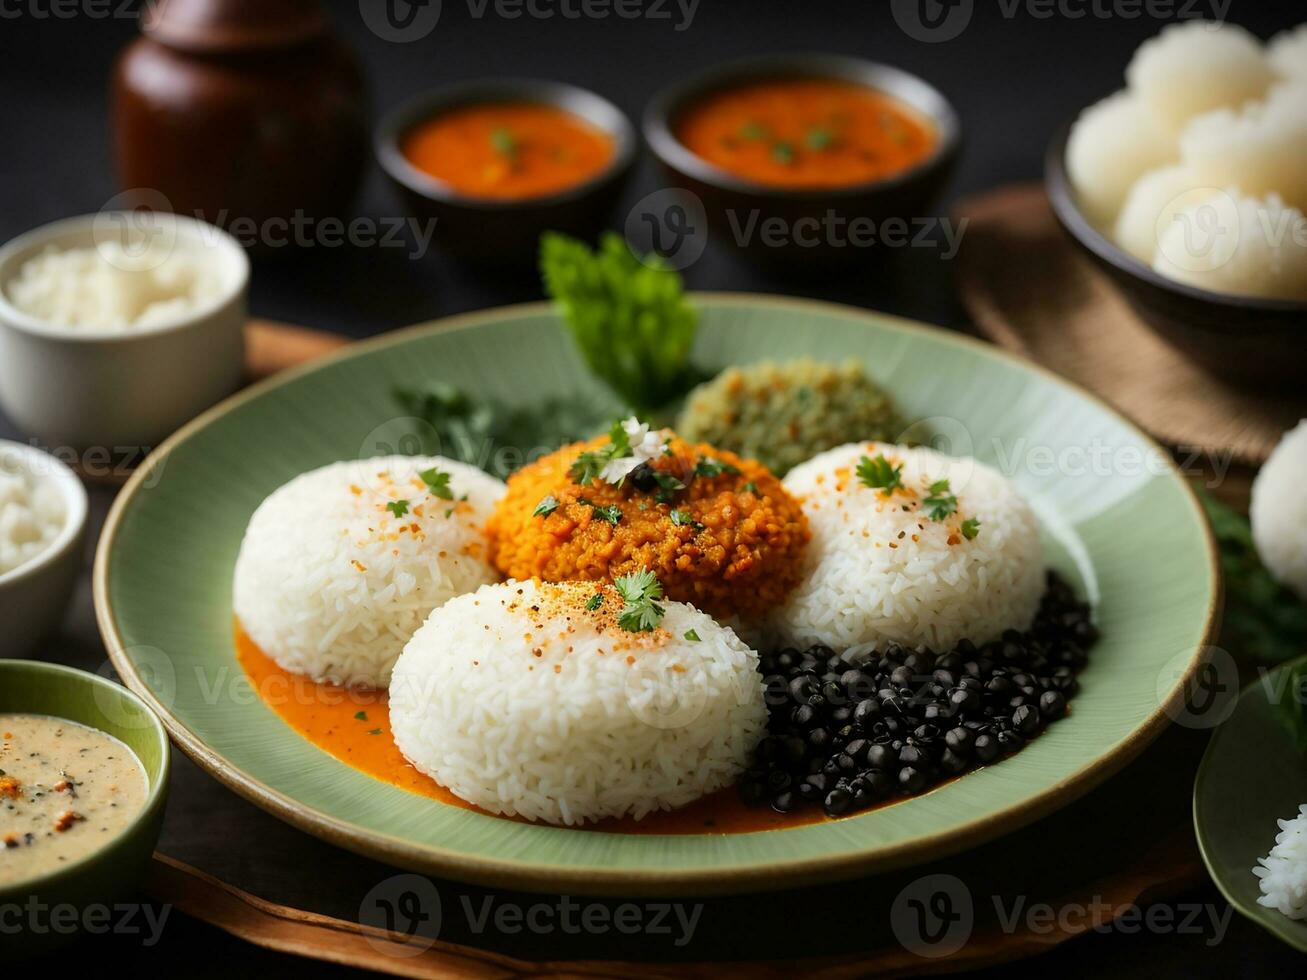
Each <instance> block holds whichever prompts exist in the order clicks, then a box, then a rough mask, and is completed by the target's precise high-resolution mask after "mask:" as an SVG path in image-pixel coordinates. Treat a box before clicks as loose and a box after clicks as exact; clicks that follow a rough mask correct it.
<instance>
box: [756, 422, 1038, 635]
mask: <svg viewBox="0 0 1307 980" xmlns="http://www.w3.org/2000/svg"><path fill="white" fill-rule="evenodd" d="M881 454H883V455H884V456H885V458H886V459H887V460H888V461H889V462H891V463H892V464H894V465H901V466H902V468H903V469H902V482H903V484H904V486H905V487H907V488H908V490H909V491H910V492H909V493H907V494H905V493H902V492H900V493H896V494H895V495H894V496H893V497H891V498H889V499H886V498H885V497H884V494H883V493H882V491H880V490H877V489H872V488H870V487H867V486H864V485H863V484H862V483H861V482H860V481H859V480H858V478H857V476H856V475H855V471H856V467H857V464H858V460H859V459H860V458H861V457H863V456H867V457H869V458H873V459H874V458H875V457H876V456H877V455H881ZM940 479H947V480H948V481H949V485H950V489H951V491H952V493H954V494H955V495H956V496H957V498H958V512H957V513H956V514H954V515H953V516H951V517H949V518H947V519H946V520H943V521H934V520H930V519H928V518H927V516H926V515H925V514H924V513H922V512H921V510H920V506H919V501H920V499H921V498H922V497H924V496H925V491H924V489H922V488H924V487H925V486H926V485H928V484H929V483H931V482H933V481H936V480H940ZM784 483H785V489H786V490H788V491H789V492H790V493H792V494H794V495H795V496H797V497H798V498H799V499H800V500H801V502H802V505H803V510H804V512H805V513H806V514H807V515H808V521H809V524H810V526H811V528H812V542H811V543H810V545H809V547H808V552H807V556H806V558H805V569H804V577H803V581H802V583H801V584H800V585H799V587H798V589H796V590H795V591H794V592H793V593H792V594H791V596H790V598H789V599H788V600H787V602H786V604H785V605H784V606H783V607H782V608H780V609H779V610H777V612H776V614H775V615H774V618H773V621H772V622H773V626H774V628H775V629H776V630H777V632H778V633H779V634H780V636H781V637H782V638H783V640H784V641H785V642H787V643H790V644H793V645H795V646H800V647H803V646H807V645H810V644H813V643H824V644H826V645H827V646H830V647H832V648H833V649H835V650H845V649H847V648H849V647H852V646H855V645H857V644H863V643H868V644H874V645H876V646H878V647H881V646H883V645H885V644H889V643H898V644H902V645H903V646H907V647H915V648H920V647H930V648H932V649H934V650H946V649H949V648H951V647H953V646H954V645H956V644H957V643H958V641H960V640H963V639H969V640H971V641H972V642H974V643H977V644H981V643H987V642H989V641H990V640H993V639H995V638H997V637H998V636H1000V635H1001V634H1002V633H1003V631H1004V630H1007V629H1017V630H1024V629H1028V628H1029V627H1030V624H1031V623H1032V622H1033V620H1034V618H1035V614H1036V612H1037V611H1038V609H1039V603H1040V599H1041V597H1042V595H1043V591H1044V575H1045V569H1044V555H1043V546H1042V544H1041V541H1040V534H1039V521H1038V520H1037V519H1036V517H1035V514H1034V512H1033V511H1032V510H1031V509H1030V506H1029V505H1028V504H1027V503H1026V502H1025V500H1023V499H1022V498H1021V496H1020V495H1019V494H1018V493H1017V491H1016V490H1015V489H1014V488H1013V486H1012V485H1011V484H1010V483H1009V482H1008V481H1007V480H1005V479H1004V478H1003V477H1002V476H1001V475H1000V474H999V473H998V472H997V471H995V470H993V469H990V468H989V467H987V466H984V465H983V464H981V463H978V462H976V461H975V460H973V459H968V458H961V459H954V458H951V457H948V456H945V455H943V454H942V453H938V452H935V451H934V450H932V449H910V448H907V447H904V446H893V445H887V444H883V443H874V442H867V443H852V444H849V445H846V446H840V447H838V448H836V449H831V450H829V451H827V452H824V453H821V454H820V455H818V456H815V457H813V458H812V459H810V460H809V461H808V462H806V463H803V464H801V465H799V466H797V467H795V468H794V469H793V470H791V471H790V473H789V475H788V476H786V478H785V481H784ZM905 507H906V508H907V509H906V510H905ZM967 519H976V520H979V521H980V529H979V533H978V534H977V535H976V536H975V538H973V539H967V538H966V537H965V536H964V535H963V534H962V533H961V531H960V525H961V523H962V521H964V520H967Z"/></svg>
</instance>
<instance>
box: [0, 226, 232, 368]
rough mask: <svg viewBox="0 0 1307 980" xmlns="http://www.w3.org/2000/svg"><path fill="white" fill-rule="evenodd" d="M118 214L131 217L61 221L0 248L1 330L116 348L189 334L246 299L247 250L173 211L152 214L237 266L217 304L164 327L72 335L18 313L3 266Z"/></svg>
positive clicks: (82, 330) (75, 331) (76, 331)
mask: <svg viewBox="0 0 1307 980" xmlns="http://www.w3.org/2000/svg"><path fill="white" fill-rule="evenodd" d="M115 213H119V214H122V213H130V212H125V211H121V210H120V211H117V212H115V211H96V212H93V213H89V214H79V215H74V216H73V217H71V218H60V219H58V220H57V221H51V222H48V223H46V224H44V225H38V226H37V227H35V228H32V229H30V230H29V231H25V232H23V233H22V234H21V235H18V236H17V237H15V238H11V239H10V240H9V241H8V242H6V243H5V244H4V246H3V247H0V325H5V326H10V327H13V328H15V329H17V330H21V331H23V332H25V333H29V334H34V335H36V336H38V337H44V338H47V339H50V340H61V341H66V342H69V343H85V344H114V343H131V342H133V341H139V340H144V339H146V338H149V337H156V336H158V335H160V334H166V333H172V332H174V331H180V330H185V329H187V328H188V327H193V326H195V325H196V324H198V323H200V322H202V321H204V320H207V319H208V318H210V317H211V316H213V314H215V313H217V312H218V311H219V310H221V309H222V308H223V307H225V306H227V305H228V304H230V303H231V302H232V301H233V300H236V299H238V298H239V297H240V296H242V295H244V293H245V292H246V290H247V289H248V287H249V281H250V259H249V256H248V255H247V254H246V252H245V249H244V248H242V247H241V244H240V242H238V241H237V240H236V239H235V238H233V237H232V235H231V234H230V233H228V232H226V231H224V230H223V229H221V228H219V227H218V226H217V225H211V224H209V223H208V222H207V221H201V220H200V219H199V218H193V217H191V216H190V215H185V214H175V213H173V212H171V211H156V212H151V213H152V214H155V215H157V216H158V217H159V218H161V219H163V220H164V221H172V222H175V223H176V224H177V227H178V228H179V229H181V228H185V229H187V230H188V231H189V232H191V233H193V234H194V235H196V236H199V237H211V238H212V240H213V242H214V243H215V245H216V247H217V248H219V249H221V250H222V251H223V252H225V253H226V255H227V256H228V258H230V259H231V260H232V261H233V263H234V266H233V267H234V269H235V270H236V276H235V279H234V280H233V282H232V284H231V286H230V287H229V288H228V289H226V290H224V291H223V292H222V293H221V294H219V295H218V296H216V297H214V298H213V299H210V300H206V301H205V302H204V303H202V304H200V305H199V306H197V307H195V308H194V309H192V310H190V311H189V312H187V313H185V314H183V315H181V316H178V317H176V318H174V319H172V320H168V321H166V322H164V323H159V324H151V325H150V326H146V327H134V328H131V329H127V330H104V329H101V328H94V327H92V328H85V327H78V328H76V329H70V328H68V327H61V326H59V325H57V324H52V323H50V322H48V321H46V320H42V319H39V318H38V317H34V316H32V315H31V314H30V313H27V312H25V311H23V310H20V309H18V307H16V306H14V305H13V304H12V303H11V302H9V298H8V296H7V295H6V294H5V286H6V285H7V284H8V282H9V278H10V276H7V275H5V266H6V265H8V264H9V263H10V262H11V261H13V258H14V256H15V255H17V254H18V253H19V252H24V251H28V250H31V249H33V248H39V247H40V245H42V244H43V243H44V242H45V241H46V240H49V239H53V238H56V237H58V236H60V235H65V234H73V233H76V232H78V231H81V230H83V229H84V228H85V229H90V228H93V227H94V224H95V222H96V221H97V220H99V219H102V218H103V216H104V215H107V214H115Z"/></svg>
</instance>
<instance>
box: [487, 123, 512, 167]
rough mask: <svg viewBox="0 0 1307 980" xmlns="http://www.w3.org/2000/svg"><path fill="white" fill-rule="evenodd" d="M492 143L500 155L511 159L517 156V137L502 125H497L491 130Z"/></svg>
mask: <svg viewBox="0 0 1307 980" xmlns="http://www.w3.org/2000/svg"><path fill="white" fill-rule="evenodd" d="M490 145H491V146H492V147H494V150H495V152H496V153H498V154H499V155H500V156H503V157H508V158H509V159H513V158H515V157H516V156H517V139H516V138H515V137H514V136H513V134H512V133H510V132H509V131H508V130H507V129H505V128H504V127H502V126H497V127H496V128H494V129H492V130H491V131H490Z"/></svg>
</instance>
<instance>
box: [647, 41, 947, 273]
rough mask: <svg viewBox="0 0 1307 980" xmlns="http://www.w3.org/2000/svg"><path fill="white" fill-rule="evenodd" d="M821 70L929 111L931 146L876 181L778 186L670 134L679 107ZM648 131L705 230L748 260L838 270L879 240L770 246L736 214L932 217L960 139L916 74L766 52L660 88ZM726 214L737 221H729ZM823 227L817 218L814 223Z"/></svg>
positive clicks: (819, 239)
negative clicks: (698, 207) (701, 212)
mask: <svg viewBox="0 0 1307 980" xmlns="http://www.w3.org/2000/svg"><path fill="white" fill-rule="evenodd" d="M784 78H823V79H836V80H840V81H848V82H853V83H855V84H857V85H863V86H865V87H867V88H870V89H875V90H876V91H878V92H881V93H883V94H885V95H888V96H891V97H893V98H895V99H897V100H899V101H900V102H903V103H905V104H906V105H908V106H909V107H910V108H912V109H914V110H916V111H917V112H919V113H921V114H922V115H923V116H925V117H926V118H928V119H930V120H931V121H932V122H933V123H934V125H935V130H936V136H937V139H938V141H937V144H936V146H935V150H934V152H932V153H931V154H930V156H928V157H927V158H926V159H924V160H922V161H921V162H920V163H918V164H916V165H915V166H913V167H911V168H910V169H908V170H906V171H904V172H902V173H900V174H895V175H893V176H890V177H885V178H882V179H879V180H873V181H866V182H863V183H858V184H850V185H848V186H845V187H833V188H826V187H822V188H790V187H776V186H774V185H770V184H761V183H757V182H755V181H750V180H745V179H743V178H741V177H737V176H736V175H734V174H732V173H729V172H728V171H726V170H723V169H722V168H720V167H718V166H716V165H715V164H712V163H709V162H708V161H707V160H705V159H703V158H702V157H700V156H698V155H697V154H696V153H694V152H692V151H691V150H690V149H689V148H688V147H686V146H685V144H683V143H682V142H681V141H680V140H679V139H678V138H677V136H676V124H677V119H678V117H679V115H680V113H681V112H682V111H683V110H684V109H685V108H686V107H687V106H689V105H691V104H692V103H694V102H696V101H698V100H699V99H701V98H703V97H704V96H705V95H707V94H709V93H711V92H714V91H718V90H721V89H724V88H731V87H734V86H736V85H741V84H745V83H748V82H752V81H760V80H764V79H784ZM644 137H645V141H646V142H647V143H648V144H649V148H650V150H651V151H652V152H653V154H654V156H655V157H656V158H657V160H658V162H659V164H660V165H661V167H662V170H663V172H664V173H665V175H666V176H667V178H668V179H669V180H670V181H672V182H673V183H674V184H676V185H677V186H679V187H683V188H685V189H686V190H689V191H692V192H693V193H694V194H696V195H698V197H699V198H700V199H701V200H702V202H703V205H704V209H705V211H706V213H707V218H708V225H709V229H710V230H711V232H712V233H713V235H714V236H715V237H716V238H717V240H719V241H722V242H724V243H726V244H728V245H730V246H731V247H732V248H734V249H736V250H737V251H738V252H739V253H741V254H742V255H744V256H745V257H746V258H748V259H749V260H750V261H753V262H755V263H757V264H759V265H762V266H765V267H767V268H770V269H780V270H784V269H796V270H805V271H813V270H816V269H823V268H824V269H831V268H844V267H846V266H847V265H848V264H852V263H855V262H859V261H864V260H865V259H866V258H867V256H868V255H869V254H876V253H879V252H882V251H883V250H884V246H881V245H879V244H878V245H873V246H869V247H858V246H855V245H853V244H850V243H848V242H847V241H846V242H844V243H843V244H840V243H839V242H837V241H834V240H832V238H831V237H823V236H821V235H818V236H816V240H815V241H814V240H813V238H812V236H808V241H809V244H805V243H802V242H799V241H796V240H794V239H795V238H796V237H797V236H787V238H788V241H787V243H786V244H781V245H778V244H767V243H765V242H764V241H762V238H761V236H760V235H757V234H755V235H752V236H751V237H750V238H749V239H748V240H747V241H746V240H742V239H743V236H742V235H740V234H738V232H737V229H739V228H743V227H744V219H743V218H742V217H741V216H753V215H754V214H755V213H756V216H757V219H758V220H757V222H756V224H755V227H761V226H762V224H763V222H766V221H767V220H768V219H772V218H779V219H781V220H782V221H784V222H785V227H786V228H790V229H794V228H795V227H796V222H799V221H801V220H804V221H806V222H807V223H808V224H807V226H808V227H811V224H810V223H811V222H812V221H817V222H819V223H820V222H825V221H830V220H831V218H834V219H836V220H838V221H841V222H843V223H844V227H847V222H848V221H850V220H852V219H854V218H868V219H871V221H873V222H875V224H876V229H877V232H879V230H880V226H881V223H882V222H884V221H885V220H886V219H888V218H902V219H905V220H907V221H909V234H911V227H912V226H911V224H910V222H911V220H912V219H913V218H921V217H926V216H928V215H929V210H928V209H929V208H930V206H931V205H932V204H933V203H934V201H935V199H936V198H937V197H938V195H939V192H940V191H941V190H942V189H943V186H944V184H945V182H946V181H947V180H948V178H949V176H950V175H951V174H952V172H953V167H954V164H955V163H956V162H957V157H958V152H959V150H960V148H961V143H962V129H961V124H960V123H959V121H958V116H957V113H956V112H955V111H954V110H953V107H952V105H950V104H949V102H948V100H947V99H945V98H944V96H943V95H942V94H940V92H939V91H938V90H937V89H936V88H934V86H932V85H930V84H929V83H928V82H925V81H923V80H922V79H920V78H918V77H917V76H915V75H911V74H909V73H908V72H905V71H902V70H901V69H898V68H893V67H891V66H889V65H883V64H879V63H877V62H874V61H864V60H862V59H860V58H848V57H842V56H839V55H825V54H794V55H765V56H762V57H756V58H748V59H745V60H742V61H733V62H729V63H727V64H725V65H721V66H718V67H714V68H710V69H708V70H706V71H703V72H700V73H699V74H696V75H693V76H691V77H689V78H687V79H685V80H684V81H681V82H678V83H677V84H675V85H672V86H670V87H669V88H666V89H664V90H663V91H661V92H660V93H658V95H656V96H655V97H654V100H653V101H652V102H651V103H650V104H649V107H648V108H647V109H646V110H645V114H644ZM732 218H734V219H735V220H734V221H732ZM819 227H820V225H819Z"/></svg>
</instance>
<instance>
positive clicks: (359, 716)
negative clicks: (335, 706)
mask: <svg viewBox="0 0 1307 980" xmlns="http://www.w3.org/2000/svg"><path fill="white" fill-rule="evenodd" d="M354 720H355V721H367V720H368V713H367V712H366V711H356V712H354Z"/></svg>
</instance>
